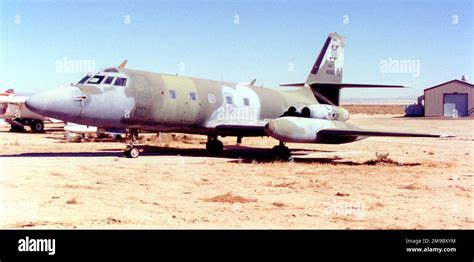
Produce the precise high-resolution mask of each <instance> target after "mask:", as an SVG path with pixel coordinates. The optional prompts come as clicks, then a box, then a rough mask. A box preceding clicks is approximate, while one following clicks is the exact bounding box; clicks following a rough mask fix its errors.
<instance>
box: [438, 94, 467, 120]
mask: <svg viewBox="0 0 474 262" xmlns="http://www.w3.org/2000/svg"><path fill="white" fill-rule="evenodd" d="M443 106H444V116H453V115H454V112H455V110H457V113H458V116H467V94H444V100H443Z"/></svg>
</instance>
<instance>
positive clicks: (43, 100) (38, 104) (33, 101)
mask: <svg viewBox="0 0 474 262" xmlns="http://www.w3.org/2000/svg"><path fill="white" fill-rule="evenodd" d="M25 105H26V107H27V108H28V109H29V110H31V111H33V112H35V113H37V114H40V115H41V114H43V113H44V112H45V111H46V107H47V106H48V98H47V96H45V95H44V94H36V95H32V96H30V97H29V98H28V99H26V101H25Z"/></svg>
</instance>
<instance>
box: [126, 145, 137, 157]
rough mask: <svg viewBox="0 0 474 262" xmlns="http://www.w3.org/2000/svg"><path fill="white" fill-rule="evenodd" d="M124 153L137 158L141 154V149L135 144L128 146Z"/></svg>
mask: <svg viewBox="0 0 474 262" xmlns="http://www.w3.org/2000/svg"><path fill="white" fill-rule="evenodd" d="M124 153H125V156H126V157H127V158H137V157H138V156H139V155H140V150H138V148H136V147H133V146H127V148H126V149H125V151H124Z"/></svg>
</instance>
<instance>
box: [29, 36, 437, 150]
mask: <svg viewBox="0 0 474 262" xmlns="http://www.w3.org/2000/svg"><path fill="white" fill-rule="evenodd" d="M343 60H344V38H343V37H342V36H340V35H338V34H337V33H331V34H329V36H328V38H327V40H326V41H325V43H324V46H323V48H322V50H321V52H320V54H319V56H318V57H317V59H316V62H315V63H314V66H313V68H311V71H310V74H309V76H308V78H307V80H306V82H305V83H301V84H290V85H284V86H289V87H287V89H292V90H276V89H270V88H264V87H257V86H255V80H253V81H251V82H250V83H237V84H234V83H228V82H223V81H213V80H206V79H199V78H193V77H182V76H176V75H167V74H159V73H151V72H144V71H137V70H132V69H126V68H125V65H126V63H127V61H126V60H125V61H124V62H123V63H122V64H121V65H120V66H118V67H113V68H106V69H104V70H101V71H99V72H98V73H96V74H94V75H87V76H85V77H84V78H82V79H81V80H79V81H78V82H77V83H75V84H73V85H72V86H71V87H68V88H61V89H58V90H52V91H47V92H44V93H40V94H37V95H34V96H32V97H30V98H29V99H28V100H27V101H26V105H27V107H28V108H29V109H31V110H32V111H34V112H36V113H39V114H43V115H47V116H50V117H54V118H57V119H61V120H64V121H67V122H74V123H79V124H83V125H90V126H98V127H103V128H125V129H128V130H129V132H130V134H132V135H131V137H134V135H133V134H135V135H136V134H137V132H138V131H139V130H146V131H155V132H177V133H192V134H203V135H207V136H208V142H207V144H206V149H207V150H208V151H211V152H220V151H222V150H223V144H222V142H221V141H219V140H218V137H219V136H235V137H237V142H238V143H240V142H241V139H242V137H247V136H271V137H273V138H275V139H277V140H279V141H280V144H279V145H278V146H275V147H274V148H273V150H274V152H275V153H276V154H278V155H280V156H282V157H284V158H286V157H289V156H290V151H289V149H288V147H286V146H285V145H284V143H285V142H298V143H329V144H341V143H349V142H354V141H357V140H360V139H363V138H366V137H368V136H406V137H408V136H412V137H441V136H442V135H433V134H413V133H396V132H382V131H369V130H364V129H360V128H358V127H356V126H354V125H351V124H349V123H347V122H346V121H347V120H348V119H349V112H348V111H347V110H345V109H343V108H341V107H339V106H338V105H339V94H340V89H341V88H347V87H402V86H386V85H366V84H344V83H342V82H341V80H342V73H343V70H342V67H343V62H344V61H343ZM132 142H133V139H130V144H129V146H128V147H127V149H126V150H125V155H126V156H127V157H132V158H135V157H138V155H139V152H140V151H139V150H138V148H136V147H135V146H134V145H133V143H132Z"/></svg>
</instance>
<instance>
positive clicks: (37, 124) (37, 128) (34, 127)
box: [30, 120, 44, 133]
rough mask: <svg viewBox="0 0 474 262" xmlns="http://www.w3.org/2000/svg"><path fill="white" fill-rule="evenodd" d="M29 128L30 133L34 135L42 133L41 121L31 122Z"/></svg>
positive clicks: (42, 125)
mask: <svg viewBox="0 0 474 262" xmlns="http://www.w3.org/2000/svg"><path fill="white" fill-rule="evenodd" d="M30 127H31V131H33V132H34V133H42V132H43V131H44V124H43V121H37V120H34V121H33V122H31V125H30Z"/></svg>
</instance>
